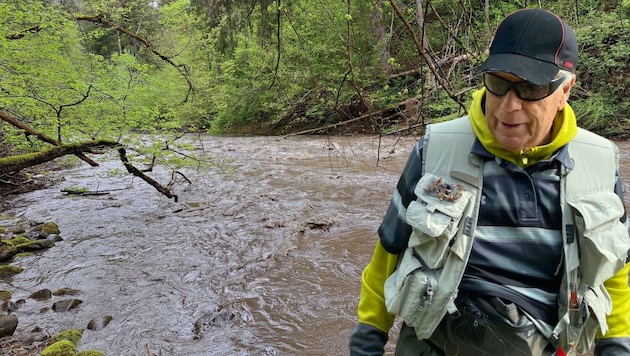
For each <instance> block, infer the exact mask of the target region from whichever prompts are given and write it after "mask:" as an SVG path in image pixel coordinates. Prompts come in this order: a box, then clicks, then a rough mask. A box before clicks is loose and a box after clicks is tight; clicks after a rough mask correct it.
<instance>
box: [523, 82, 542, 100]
mask: <svg viewBox="0 0 630 356" xmlns="http://www.w3.org/2000/svg"><path fill="white" fill-rule="evenodd" d="M515 87H516V93H517V96H518V97H519V98H521V99H523V100H540V99H542V98H544V97H546V96H547V95H548V94H549V84H545V85H534V84H531V83H528V82H520V83H518V84H516V85H515Z"/></svg>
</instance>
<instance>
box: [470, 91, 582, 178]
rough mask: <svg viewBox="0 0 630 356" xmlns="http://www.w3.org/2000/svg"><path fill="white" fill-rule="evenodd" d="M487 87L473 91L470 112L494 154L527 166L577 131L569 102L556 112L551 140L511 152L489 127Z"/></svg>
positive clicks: (554, 149)
mask: <svg viewBox="0 0 630 356" xmlns="http://www.w3.org/2000/svg"><path fill="white" fill-rule="evenodd" d="M485 94H486V89H485V88H482V89H479V90H477V91H476V92H474V93H473V95H472V97H473V103H472V106H471V108H470V111H469V113H468V115H469V117H470V122H471V124H472V127H473V129H474V131H475V135H476V136H477V138H478V139H479V141H480V142H481V144H482V145H483V146H484V147H485V148H486V149H487V150H488V151H489V152H490V153H492V154H493V155H495V156H497V157H500V158H503V159H505V160H507V161H510V162H512V163H514V164H516V165H517V166H519V167H523V168H525V167H527V166H530V165H532V164H534V163H536V162H538V161H541V160H544V159H548V158H549V157H551V155H552V154H553V153H554V152H555V151H556V150H557V149H559V148H560V147H562V146H564V145H566V144H567V143H569V141H571V140H572V139H573V137H575V134H576V133H577V121H576V119H575V113H574V112H573V109H571V106H570V105H569V104H565V105H564V109H563V110H562V111H559V112H558V113H557V114H556V118H555V122H554V124H553V127H552V130H553V132H552V133H551V142H550V143H548V144H546V145H542V146H536V147H533V148H530V149H528V150H527V151H521V152H511V151H508V150H506V149H505V148H503V147H502V146H501V145H499V143H498V142H497V141H496V140H495V138H494V136H493V135H492V133H491V132H490V129H489V128H488V122H487V121H486V116H485V115H484V108H483V107H482V103H483V98H484V95H485Z"/></svg>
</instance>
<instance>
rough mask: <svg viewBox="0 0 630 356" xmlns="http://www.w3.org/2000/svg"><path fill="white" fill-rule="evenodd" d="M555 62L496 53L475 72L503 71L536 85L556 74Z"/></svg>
mask: <svg viewBox="0 0 630 356" xmlns="http://www.w3.org/2000/svg"><path fill="white" fill-rule="evenodd" d="M558 71H559V68H558V67H556V65H555V64H552V63H549V62H544V61H540V60H538V59H533V58H529V57H525V56H521V55H519V54H512V53H497V54H494V55H491V56H490V57H488V59H486V61H485V62H484V63H483V64H482V65H481V66H480V67H479V68H478V69H477V74H481V73H485V72H505V73H510V74H513V75H515V76H517V77H519V78H522V79H523V80H525V81H528V82H530V83H533V84H536V85H545V84H548V83H549V82H551V81H552V80H553V79H554V78H555V76H556V75H557V74H558Z"/></svg>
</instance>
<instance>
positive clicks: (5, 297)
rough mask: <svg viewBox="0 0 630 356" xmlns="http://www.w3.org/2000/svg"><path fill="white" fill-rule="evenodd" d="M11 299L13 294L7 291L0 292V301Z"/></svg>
mask: <svg viewBox="0 0 630 356" xmlns="http://www.w3.org/2000/svg"><path fill="white" fill-rule="evenodd" d="M11 298H13V293H11V292H10V291H8V290H0V300H4V301H7V300H11Z"/></svg>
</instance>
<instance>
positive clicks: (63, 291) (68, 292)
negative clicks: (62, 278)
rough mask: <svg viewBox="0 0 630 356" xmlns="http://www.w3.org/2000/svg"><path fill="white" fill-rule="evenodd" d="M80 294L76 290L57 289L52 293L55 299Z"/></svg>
mask: <svg viewBox="0 0 630 356" xmlns="http://www.w3.org/2000/svg"><path fill="white" fill-rule="evenodd" d="M79 293H81V291H80V290H78V289H72V288H59V289H57V290H56V291H54V292H53V295H54V296H56V297H59V296H62V295H77V294H79Z"/></svg>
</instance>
